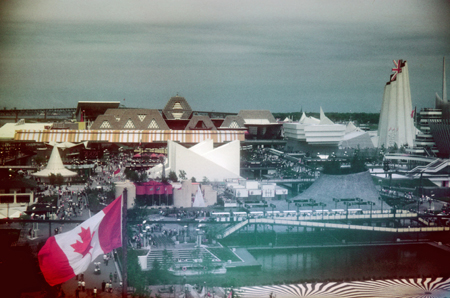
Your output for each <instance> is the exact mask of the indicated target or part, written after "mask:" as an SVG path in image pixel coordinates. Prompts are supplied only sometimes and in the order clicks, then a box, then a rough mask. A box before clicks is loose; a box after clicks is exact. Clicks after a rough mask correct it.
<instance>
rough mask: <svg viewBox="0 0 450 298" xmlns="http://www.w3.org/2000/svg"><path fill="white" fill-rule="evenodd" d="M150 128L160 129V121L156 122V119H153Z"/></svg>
mask: <svg viewBox="0 0 450 298" xmlns="http://www.w3.org/2000/svg"><path fill="white" fill-rule="evenodd" d="M148 128H150V129H158V128H159V125H158V123H156V120H155V119H152V121H150V124H149V125H148Z"/></svg>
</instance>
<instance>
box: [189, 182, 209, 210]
mask: <svg viewBox="0 0 450 298" xmlns="http://www.w3.org/2000/svg"><path fill="white" fill-rule="evenodd" d="M192 207H206V204H205V200H204V199H203V194H202V190H201V188H200V184H199V185H198V189H197V194H196V195H195V199H194V203H193V204H192Z"/></svg>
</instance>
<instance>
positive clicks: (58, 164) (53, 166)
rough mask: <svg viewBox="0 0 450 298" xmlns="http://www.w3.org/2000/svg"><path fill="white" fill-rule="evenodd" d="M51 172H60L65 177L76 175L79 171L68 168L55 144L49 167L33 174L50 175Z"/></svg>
mask: <svg viewBox="0 0 450 298" xmlns="http://www.w3.org/2000/svg"><path fill="white" fill-rule="evenodd" d="M51 174H54V175H58V174H60V175H61V176H63V177H74V176H76V175H77V173H75V172H72V171H70V170H68V169H66V168H65V167H64V165H63V163H62V160H61V155H59V151H58V147H56V146H54V147H53V150H52V154H51V155H50V160H49V161H48V164H47V167H46V168H45V169H43V170H42V171H39V172H36V173H34V174H33V176H36V177H48V176H50V175H51Z"/></svg>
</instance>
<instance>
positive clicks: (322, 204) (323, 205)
mask: <svg viewBox="0 0 450 298" xmlns="http://www.w3.org/2000/svg"><path fill="white" fill-rule="evenodd" d="M319 205H320V206H321V207H322V220H323V207H325V206H326V205H327V204H325V203H319Z"/></svg>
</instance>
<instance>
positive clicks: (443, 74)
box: [442, 57, 447, 102]
mask: <svg viewBox="0 0 450 298" xmlns="http://www.w3.org/2000/svg"><path fill="white" fill-rule="evenodd" d="M445 81H446V79H445V57H444V67H443V68H442V100H443V101H444V102H447V85H446V82H445Z"/></svg>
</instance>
